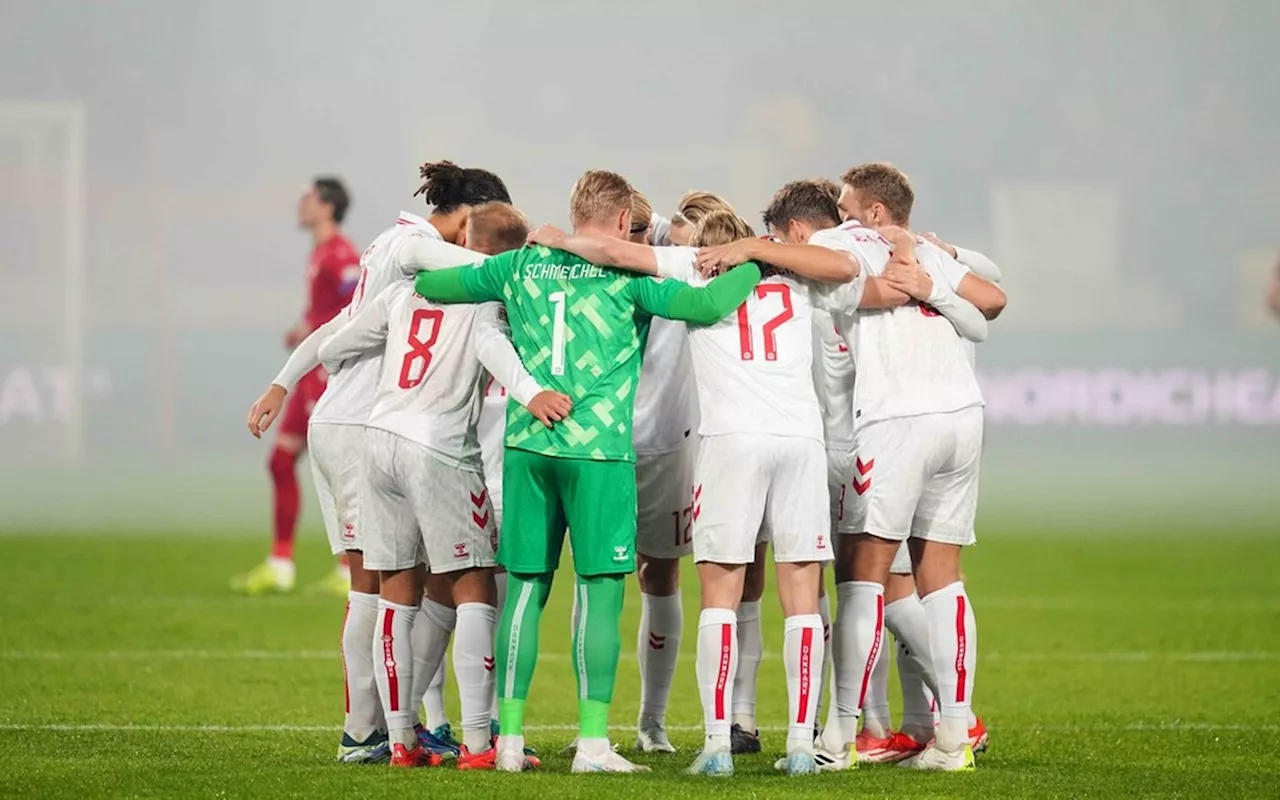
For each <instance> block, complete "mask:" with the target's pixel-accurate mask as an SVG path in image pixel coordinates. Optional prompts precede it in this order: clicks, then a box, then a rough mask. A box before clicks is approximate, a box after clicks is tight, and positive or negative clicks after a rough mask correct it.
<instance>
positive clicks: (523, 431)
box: [502, 246, 651, 461]
mask: <svg viewBox="0 0 1280 800" xmlns="http://www.w3.org/2000/svg"><path fill="white" fill-rule="evenodd" d="M504 263H506V264H508V265H509V266H510V273H509V274H506V275H504V277H503V287H502V293H503V299H504V301H505V304H506V308H507V319H508V321H509V323H510V325H511V340H512V343H513V344H514V345H515V347H516V350H517V352H518V353H519V354H520V359H521V361H523V362H524V365H525V368H526V369H528V370H529V372H530V374H532V375H533V376H534V377H535V378H536V379H537V380H538V382H539V383H540V384H541V385H542V386H543V387H544V388H546V389H553V390H555V391H558V392H563V393H564V394H567V395H568V396H569V397H570V398H572V399H573V404H574V409H573V413H572V414H571V415H570V416H569V417H568V418H567V419H566V420H564V421H563V422H561V423H558V424H557V425H555V426H554V427H553V428H547V427H546V426H545V425H543V424H542V423H540V422H538V421H537V420H536V419H534V418H533V416H532V415H530V414H529V413H528V411H527V410H525V409H524V408H523V407H521V406H519V405H518V404H509V405H508V416H507V446H508V447H515V448H519V449H522V450H529V451H531V452H535V453H543V454H546V455H556V456H561V457H567V458H587V459H596V460H624V461H631V460H634V458H635V454H634V448H633V445H632V440H631V436H632V416H633V413H634V399H635V391H636V386H637V384H638V382H639V378H640V365H641V360H642V358H643V352H644V346H645V341H646V339H647V337H648V333H649V323H650V321H651V317H650V315H649V314H648V313H646V312H645V311H643V310H642V309H641V308H640V307H639V306H638V305H637V304H636V299H635V293H634V284H635V283H636V282H637V281H645V280H651V279H649V278H646V277H643V276H637V275H634V274H632V273H628V272H623V271H621V270H615V269H609V268H605V267H600V266H597V265H595V264H591V263H589V262H587V261H584V260H583V259H581V258H579V257H577V256H575V255H572V254H570V253H567V252H565V251H562V250H555V249H552V248H548V247H542V246H531V247H525V248H523V249H521V250H519V251H515V252H514V253H512V254H511V255H510V258H509V260H505V261H504Z"/></svg>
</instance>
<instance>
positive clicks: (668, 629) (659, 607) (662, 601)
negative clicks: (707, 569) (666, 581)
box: [636, 591, 684, 723]
mask: <svg viewBox="0 0 1280 800" xmlns="http://www.w3.org/2000/svg"><path fill="white" fill-rule="evenodd" d="M683 627H684V609H683V607H682V606H681V603H680V592H678V591H677V592H676V593H675V594H673V595H671V596H670V597H661V596H658V595H651V594H641V595H640V632H639V636H638V637H637V641H636V659H637V660H638V661H639V662H640V719H641V721H642V722H643V721H644V720H653V721H655V722H659V723H661V722H663V721H664V720H665V719H666V718H667V702H668V701H669V699H670V698H671V682H672V680H673V679H674V678H675V674H676V662H677V661H678V660H679V658H680V634H681V629H682V628H683Z"/></svg>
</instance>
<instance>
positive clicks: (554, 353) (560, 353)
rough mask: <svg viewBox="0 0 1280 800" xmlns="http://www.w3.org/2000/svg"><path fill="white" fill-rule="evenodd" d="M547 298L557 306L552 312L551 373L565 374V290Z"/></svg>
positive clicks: (553, 293)
mask: <svg viewBox="0 0 1280 800" xmlns="http://www.w3.org/2000/svg"><path fill="white" fill-rule="evenodd" d="M547 299H548V300H550V301H551V305H553V306H555V309H554V310H553V312H552V316H553V319H552V320H551V374H552V375H563V374H564V347H565V330H564V325H565V322H564V306H565V296H564V292H552V293H551V294H549V295H547Z"/></svg>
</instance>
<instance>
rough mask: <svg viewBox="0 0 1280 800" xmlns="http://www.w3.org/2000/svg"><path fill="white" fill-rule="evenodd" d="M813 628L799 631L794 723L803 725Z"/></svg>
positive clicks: (809, 675) (807, 700)
mask: <svg viewBox="0 0 1280 800" xmlns="http://www.w3.org/2000/svg"><path fill="white" fill-rule="evenodd" d="M812 661H813V628H805V629H804V630H803V631H801V632H800V703H799V710H798V711H796V724H797V725H803V724H804V722H805V718H806V717H807V716H808V715H809V682H810V681H811V680H812V677H811V676H812Z"/></svg>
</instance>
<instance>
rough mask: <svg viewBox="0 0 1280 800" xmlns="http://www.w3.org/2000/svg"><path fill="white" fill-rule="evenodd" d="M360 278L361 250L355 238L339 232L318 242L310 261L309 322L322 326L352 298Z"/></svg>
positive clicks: (307, 315)
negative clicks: (326, 239)
mask: <svg viewBox="0 0 1280 800" xmlns="http://www.w3.org/2000/svg"><path fill="white" fill-rule="evenodd" d="M359 281H360V253H359V251H357V250H356V248H355V245H353V244H351V240H350V239H348V238H347V237H345V236H343V235H342V234H340V233H339V234H337V235H335V236H334V237H333V238H332V239H330V240H329V241H327V242H324V243H323V244H318V245H316V248H315V249H314V250H312V251H311V258H310V259H309V260H308V261H307V313H306V320H307V326H308V327H310V328H311V330H315V329H316V328H319V327H320V326H321V325H323V324H325V323H326V322H328V321H329V320H331V319H333V318H334V317H335V316H336V315H337V313H338V312H339V311H341V310H342V309H344V308H346V307H347V303H349V302H351V293H352V292H353V291H355V288H356V284H357V283H359Z"/></svg>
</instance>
